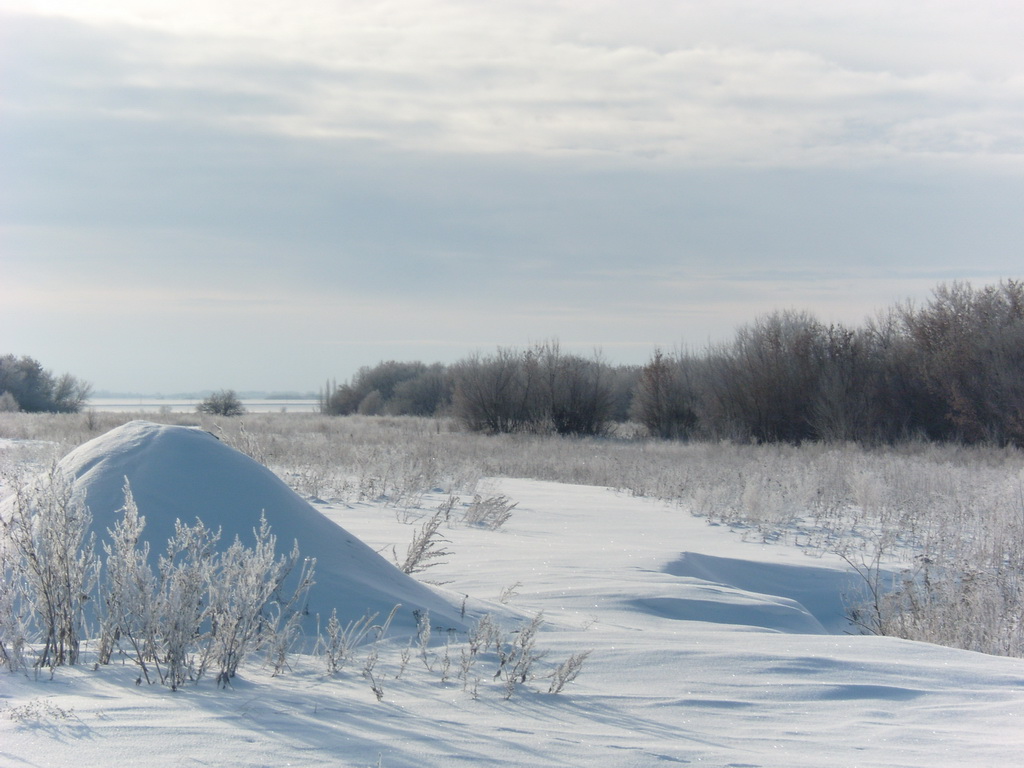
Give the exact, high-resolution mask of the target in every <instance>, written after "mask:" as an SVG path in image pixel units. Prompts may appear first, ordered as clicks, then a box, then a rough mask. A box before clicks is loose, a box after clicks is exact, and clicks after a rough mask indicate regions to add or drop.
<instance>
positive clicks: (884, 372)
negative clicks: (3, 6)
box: [320, 280, 1024, 446]
mask: <svg viewBox="0 0 1024 768" xmlns="http://www.w3.org/2000/svg"><path fill="white" fill-rule="evenodd" d="M320 405H321V410H322V411H323V412H324V413H330V414H351V413H362V414H370V415H378V414H394V415H399V414H412V415H420V416H430V415H440V414H449V415H452V416H455V417H456V418H458V419H459V420H460V421H461V422H462V423H463V424H464V425H465V426H466V427H467V428H469V429H473V430H479V431H484V432H552V433H557V434H565V435H602V434H607V433H608V432H610V431H611V430H612V429H613V428H614V425H615V424H616V423H617V422H622V421H626V420H630V419H632V420H633V421H636V422H638V423H640V424H641V425H643V426H644V427H645V428H646V429H647V431H648V432H649V433H650V434H651V435H652V436H656V437H661V438H670V439H734V440H748V441H756V442H776V441H780V442H790V443H800V442H802V441H806V440H824V441H857V442H864V443H891V442H896V441H899V440H904V439H911V438H914V439H917V438H923V439H929V440H941V441H961V442H966V443H977V442H992V443H996V444H1012V445H1018V446H1021V445H1024V283H1022V282H1019V281H1015V280H1006V281H1002V282H1000V283H998V284H997V285H990V286H986V287H983V288H974V287H972V286H971V285H970V284H968V283H952V284H942V285H940V286H938V287H937V288H936V289H935V290H934V291H933V293H932V296H931V298H930V299H929V300H928V301H927V302H925V303H924V304H923V305H921V306H915V305H914V304H912V303H909V302H906V303H902V304H898V305H896V306H894V307H891V308H889V309H888V310H885V311H883V312H881V313H879V314H878V315H877V317H875V318H872V319H869V320H867V321H866V322H865V323H864V324H863V325H862V326H860V327H850V326H846V325H842V324H835V323H833V324H825V323H823V322H821V321H819V320H818V319H817V318H816V317H814V316H813V315H812V314H810V313H808V312H803V311H797V310H783V311H776V312H772V313H769V314H767V315H764V316H761V317H759V318H757V319H756V320H755V321H753V322H752V323H750V324H748V325H744V326H742V327H740V328H739V329H738V330H737V331H736V333H735V335H734V337H733V339H732V340H730V341H727V342H724V343H721V344H717V345H712V346H709V347H708V348H706V349H704V350H702V351H686V350H675V351H672V352H666V351H664V350H660V349H655V350H654V351H653V353H652V355H651V358H650V359H649V361H648V362H647V364H646V365H643V366H621V365H620V366H615V365H611V364H609V363H607V362H605V361H604V360H602V359H601V357H600V356H599V355H594V356H591V357H585V356H581V355H576V354H571V353H566V352H564V351H562V350H561V348H560V347H559V345H558V343H557V342H545V343H542V344H536V345H533V346H530V347H527V348H522V349H519V348H499V349H497V350H496V351H495V352H494V353H491V354H482V353H474V354H472V355H470V356H469V357H467V358H465V359H463V360H460V361H459V362H457V363H454V364H452V365H448V366H445V365H442V364H440V363H435V364H433V365H425V364H423V363H419V362H413V363H400V362H395V361H388V362H382V363H380V364H379V365H377V366H374V367H364V368H362V369H360V370H359V372H357V374H356V375H355V376H354V377H353V378H352V379H351V381H349V382H347V383H345V384H342V385H340V386H339V385H337V384H336V383H334V382H328V383H327V385H326V387H325V388H324V390H323V391H322V393H321V403H320Z"/></svg>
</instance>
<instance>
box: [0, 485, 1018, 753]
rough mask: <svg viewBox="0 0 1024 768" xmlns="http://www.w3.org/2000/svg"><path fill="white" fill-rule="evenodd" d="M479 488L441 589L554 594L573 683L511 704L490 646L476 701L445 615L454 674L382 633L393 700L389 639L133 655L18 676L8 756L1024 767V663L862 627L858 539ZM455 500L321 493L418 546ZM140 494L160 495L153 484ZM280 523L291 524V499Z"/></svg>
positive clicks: (517, 488)
mask: <svg viewBox="0 0 1024 768" xmlns="http://www.w3.org/2000/svg"><path fill="white" fill-rule="evenodd" d="M179 485H180V484H179ZM478 490H479V491H480V492H481V493H483V494H485V495H491V494H499V493H500V494H506V495H507V496H508V497H510V498H511V499H513V500H515V501H516V502H518V506H517V507H516V508H515V511H514V514H513V516H512V518H511V519H510V520H509V521H508V522H507V523H506V524H505V525H504V526H502V527H501V528H500V529H499V530H497V531H489V530H483V529H479V528H473V527H466V526H461V525H452V526H451V527H448V528H445V529H444V530H443V533H444V535H445V538H446V539H447V540H448V543H447V544H446V546H447V548H448V549H450V550H451V552H452V555H451V556H450V557H449V558H448V559H447V562H446V563H444V564H441V565H438V566H436V567H434V568H431V569H429V570H428V571H426V572H424V573H422V574H420V577H421V578H422V579H429V580H433V581H440V582H446V583H445V584H444V586H443V587H441V588H440V590H431V591H432V593H433V594H434V595H436V597H437V599H438V600H440V601H441V602H442V603H443V604H445V605H452V606H458V605H459V603H460V602H461V599H462V596H463V595H470V596H471V597H473V598H475V599H477V600H479V601H480V603H479V604H480V605H481V606H482V607H486V605H487V603H489V604H490V607H493V608H494V610H495V611H504V612H506V613H513V614H518V615H519V616H521V617H522V618H523V619H524V620H525V619H528V618H529V617H532V616H534V615H536V614H537V613H538V612H543V617H544V619H545V622H546V624H545V626H544V627H543V629H542V630H541V632H540V636H539V638H538V641H537V646H538V648H540V649H542V650H545V651H546V652H547V656H546V657H545V658H544V659H543V660H542V662H540V663H539V664H538V670H537V671H538V672H539V673H541V674H543V673H545V672H547V671H548V670H550V669H551V668H552V667H553V665H554V664H556V663H557V662H559V661H561V660H563V659H565V658H567V657H568V656H569V655H571V654H573V653H578V652H580V651H585V650H591V651H592V654H591V655H590V657H589V658H588V659H587V661H586V663H585V665H584V668H583V670H582V673H581V674H580V676H579V678H578V679H577V680H576V681H575V682H574V683H572V684H570V685H569V686H568V687H567V688H566V690H565V691H564V692H563V693H561V694H559V695H547V694H545V693H543V691H546V690H547V686H548V681H547V680H546V679H543V678H542V677H538V678H537V679H534V680H531V681H528V682H527V683H526V684H525V685H523V686H521V687H520V688H519V690H517V692H516V693H515V695H513V696H512V697H511V698H510V699H508V700H505V699H504V697H503V693H502V690H501V687H500V685H499V684H497V683H494V682H493V681H492V680H491V679H490V678H491V675H493V670H494V665H493V663H490V662H487V661H486V660H483V661H480V662H478V666H477V667H476V668H475V671H476V672H477V673H478V674H479V676H480V677H481V682H480V684H479V686H478V688H477V693H476V696H475V697H474V696H473V695H472V693H471V692H469V691H466V690H464V686H463V684H462V682H461V681H457V680H449V681H447V682H444V681H442V680H441V676H440V674H439V672H438V664H437V661H438V659H439V658H440V654H442V653H443V651H444V648H443V645H440V644H438V642H437V641H439V640H440V639H441V638H440V636H439V635H435V638H434V639H435V644H434V645H433V646H432V647H431V649H430V654H431V659H432V661H433V664H434V671H428V670H427V669H426V667H425V666H424V664H423V663H422V661H420V660H419V659H417V658H415V657H413V658H412V659H411V660H410V661H409V663H408V665H407V667H406V668H405V670H404V671H402V653H403V651H404V650H405V648H406V642H405V640H404V638H401V637H397V636H396V637H395V638H394V639H393V640H392V641H391V642H388V643H385V644H383V645H382V646H381V647H380V648H379V655H380V658H379V661H378V664H377V671H378V672H379V673H380V674H381V676H382V677H383V691H384V695H383V699H382V700H381V701H379V702H378V701H377V697H376V696H375V695H374V694H373V692H372V691H371V690H370V686H369V684H368V683H367V681H366V680H365V679H364V678H363V677H362V675H361V674H360V667H361V665H362V664H363V663H364V661H365V654H366V653H368V652H369V649H367V650H366V652H364V653H360V654H359V657H358V658H357V659H356V660H355V662H354V663H353V664H352V665H351V666H350V667H347V668H346V669H345V670H343V671H342V672H341V673H340V674H338V675H336V676H333V677H328V676H327V675H325V673H324V671H323V665H322V663H321V662H320V661H319V660H318V659H316V658H314V657H312V656H296V657H295V658H294V659H293V664H292V666H293V668H292V670H291V671H289V672H287V673H286V674H284V675H282V676H279V677H272V676H271V674H270V672H269V670H268V669H265V668H262V667H261V666H260V665H259V664H258V661H257V660H253V661H250V662H249V663H248V664H246V665H244V666H243V667H242V669H241V671H240V673H239V676H238V677H237V678H236V679H235V680H234V681H233V683H232V685H231V687H230V688H228V689H226V690H219V689H217V688H216V686H215V685H214V682H213V681H212V680H206V681H203V682H201V683H200V684H199V685H197V686H191V687H186V688H184V689H182V690H180V691H178V692H176V693H171V692H169V691H168V690H167V689H165V688H163V687H161V686H145V685H142V686H136V685H134V680H135V677H136V675H137V673H136V671H135V668H134V667H133V666H131V665H130V664H125V665H119V664H114V665H111V666H109V667H100V668H99V669H96V670H93V669H92V667H90V666H80V667H77V668H61V669H58V670H57V672H56V674H55V675H54V676H53V677H52V679H51V678H49V677H48V675H46V674H40V675H39V676H38V677H37V678H35V679H33V678H32V676H28V677H25V676H22V675H12V674H6V673H4V674H2V675H0V765H4V766H6V765H12V766H21V765H34V766H63V765H68V766H70V765H74V766H76V768H91V766H107V765H112V764H113V765H120V764H129V763H131V764H135V765H138V766H141V768H148V767H149V766H161V767H162V766H179V765H217V766H264V765H265V766H281V765H294V766H321V765H322V766H373V765H378V764H379V765H381V766H410V767H411V766H424V765H437V766H450V765H460V764H466V765H474V766H476V765H480V766H513V765H516V766H518V765H531V766H577V765H596V766H614V767H616V768H617V767H619V766H622V767H625V766H651V765H660V764H694V765H714V766H779V767H780V768H781V767H782V766H929V767H931V766H947V765H948V766H954V765H956V766H963V765H1014V764H1016V763H1017V762H1018V761H1019V758H1020V755H1021V754H1022V751H1024V731H1022V727H1021V726H1022V725H1024V722H1022V718H1024V662H1022V661H1021V660H1019V659H1010V658H999V657H993V656H985V655H981V654H976V653H970V652H966V651H958V650H953V649H949V648H942V647H939V646H934V645H929V644H925V643H916V642H910V641H903V640H896V639H891V638H882V637H874V636H862V635H857V634H845V633H846V632H853V631H855V630H853V629H852V628H851V627H849V626H848V625H846V623H845V620H844V618H843V616H844V612H845V604H844V603H845V601H846V600H848V599H851V597H850V593H851V592H852V591H855V590H857V589H859V588H860V586H861V585H860V584H859V583H858V578H859V577H856V575H851V574H850V573H849V570H848V568H847V567H846V565H845V563H843V562H842V561H841V560H840V559H839V558H833V557H827V556H826V557H808V556H807V555H806V554H805V553H804V551H803V550H801V549H799V548H797V547H792V546H784V545H778V544H774V545H773V544H764V543H759V542H753V541H745V540H744V537H742V536H741V535H738V534H737V533H736V532H734V531H732V530H730V529H729V528H728V526H726V525H721V524H719V525H712V524H709V523H708V522H707V521H706V520H705V519H701V518H695V517H692V516H690V515H688V514H685V513H684V512H682V511H680V510H679V509H678V508H676V507H674V506H672V505H670V504H666V503H663V502H658V501H652V500H648V499H641V498H635V497H632V496H629V495H627V494H623V493H619V492H615V491H611V490H609V489H606V488H602V487H593V486H570V485H564V484H559V483H551V482H541V481H532V480H511V479H493V478H492V479H487V480H486V481H484V482H483V483H482V484H481V485H480V486H479V489H478ZM241 495H242V494H241V491H239V493H238V494H235V496H241ZM228 496H229V497H230V496H232V494H228ZM445 498H446V494H440V493H432V494H427V495H425V496H423V497H422V499H421V500H420V502H419V506H418V507H417V508H415V509H410V510H408V511H407V512H405V513H400V512H396V510H394V509H392V508H388V507H383V506H382V505H381V504H379V503H374V502H369V501H349V502H347V503H346V502H342V501H332V502H330V503H328V502H318V503H316V504H315V508H316V509H317V510H318V511H319V512H320V513H322V514H323V516H324V517H326V518H328V519H330V520H333V521H334V522H336V523H338V524H339V525H341V526H343V527H344V530H345V531H347V532H348V533H349V534H350V535H351V536H352V537H354V538H356V539H357V540H359V541H361V542H363V543H365V544H366V545H367V547H368V549H369V550H386V549H387V548H389V547H390V546H391V545H396V546H397V549H398V550H399V552H401V551H402V549H403V547H404V545H405V543H406V542H407V541H408V540H409V538H410V536H411V534H412V531H413V530H414V527H415V525H416V524H417V522H418V521H417V516H418V515H428V514H430V513H431V512H432V510H433V509H434V508H436V506H437V505H438V504H440V503H442V502H443V501H444V499H445ZM140 511H141V512H142V513H143V514H145V515H149V516H152V515H153V514H154V512H155V510H152V509H151V510H146V509H145V508H144V506H143V501H142V500H141V499H140ZM205 519H206V518H205V517H204V520H205ZM403 520H406V522H403ZM300 527H301V528H303V529H305V525H303V526H300ZM292 532H294V531H292ZM275 533H277V534H278V535H279V537H280V538H281V539H283V540H287V541H290V536H289V523H288V519H287V518H284V519H282V520H280V521H278V524H276V525H275ZM301 543H302V542H301V541H300V546H301ZM373 562H375V563H376V561H373ZM376 567H379V566H378V565H375V566H374V568H376ZM383 570H384V569H382V572H383ZM314 589H315V588H314ZM503 593H504V594H505V595H506V597H507V605H501V604H499V603H498V602H497V600H498V597H499V596H500V595H502V594H503ZM506 620H507V621H508V622H510V623H511V624H512V625H514V624H515V623H516V619H515V616H514V615H510V616H508V618H507V619H506ZM456 639H457V640H461V639H462V638H461V637H457V638H456ZM452 647H453V649H455V648H457V645H453V646H452ZM399 674H400V678H399V679H395V677H396V675H399Z"/></svg>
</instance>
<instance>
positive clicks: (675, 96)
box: [0, 0, 1024, 393]
mask: <svg viewBox="0 0 1024 768" xmlns="http://www.w3.org/2000/svg"><path fill="white" fill-rule="evenodd" d="M1021 40H1024V5H1021V4H1020V3H1019V0H964V1H963V2H960V1H954V0H914V1H913V2H892V0H829V2H821V0H816V1H815V2H811V1H810V0H770V1H769V0H721V1H717V2H707V0H628V2H627V1H626V0H588V1H587V2H582V1H581V0H578V1H577V0H573V1H567V0H495V1H494V2H481V0H391V1H386V0H383V1H380V0H303V2H301V3H290V2H289V3H286V2H283V0H175V1H174V2H155V1H154V2H151V1H149V0H90V2H88V3H84V2H81V1H80V0H0V354H3V353H6V352H11V353H14V354H18V355H22V354H25V355H30V356H32V357H35V358H36V359H38V360H39V361H40V362H42V363H43V365H44V366H45V367H47V368H50V369H51V370H54V371H55V372H58V373H60V372H64V371H69V372H71V373H73V374H74V375H76V376H79V377H81V378H84V379H86V380H88V381H90V382H92V384H93V385H94V386H95V387H96V388H97V389H105V390H117V391H135V392H146V393H155V392H164V393H170V392H179V391H188V390H198V389H203V388H220V387H232V388H235V389H240V390H248V389H263V390H315V389H316V388H317V387H318V386H319V384H320V382H321V381H323V380H324V379H325V378H326V377H328V376H331V377H336V378H337V379H339V380H343V379H346V378H348V377H349V376H351V375H352V373H354V372H355V370H356V369H357V368H358V367H359V366H361V365H367V364H370V365H372V364H375V363H376V362H378V361H380V360H384V359H400V360H422V361H424V362H435V361H443V362H450V361H453V360H457V359H459V358H462V357H464V356H466V355H467V354H469V353H470V352H473V351H475V350H480V351H485V352H487V351H492V350H493V349H494V348H495V347H496V346H498V345H503V346H504V345H508V346H521V345H524V344H529V343H532V342H537V341H543V340H546V339H558V340H559V341H560V342H561V345H562V347H563V348H564V349H571V350H578V351H582V352H587V353H589V352H591V351H592V350H594V349H595V348H599V349H600V350H602V352H603V355H604V357H605V358H606V359H608V360H610V361H612V362H626V363H632V362H643V361H644V360H645V359H647V357H649V355H650V352H651V351H652V349H653V348H654V347H655V346H656V345H660V346H662V347H666V348H674V347H677V346H680V345H685V346H688V347H701V346H703V345H705V344H707V343H708V342H709V341H710V342H713V341H719V340H723V339H726V338H730V337H731V335H732V333H733V331H734V329H735V328H736V327H737V326H739V325H741V324H743V323H747V322H750V321H752V320H753V319H754V318H756V317H757V316H758V315H759V314H762V313H764V312H768V311H771V310H774V309H784V308H797V309H805V310H809V311H811V312H813V313H815V314H816V315H818V316H819V317H820V318H821V319H823V320H827V321H844V322H848V323H852V324H860V323H862V322H863V321H864V319H865V318H866V317H868V316H869V315H873V314H874V313H876V312H877V311H879V310H881V309H883V308H885V307H888V306H890V305H892V304H894V303H895V302H897V301H899V300H903V299H914V300H917V301H921V300H923V299H926V298H927V296H928V294H929V292H930V290H931V289H932V288H933V287H934V286H935V285H936V284H938V283H940V282H943V281H947V282H948V281H952V280H969V281H971V282H972V283H975V284H978V285H981V284H985V283H992V282H996V281H998V280H999V279H1002V278H1019V277H1022V276H1024V267H1022V265H1024V249H1022V243H1024V215H1022V214H1024V46H1022V45H1021Z"/></svg>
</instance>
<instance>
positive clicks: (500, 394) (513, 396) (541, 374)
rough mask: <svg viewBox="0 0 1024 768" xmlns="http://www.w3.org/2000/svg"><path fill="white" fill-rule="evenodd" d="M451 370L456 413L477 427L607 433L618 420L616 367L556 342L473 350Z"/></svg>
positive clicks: (502, 430)
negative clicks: (482, 351) (489, 352)
mask: <svg viewBox="0 0 1024 768" xmlns="http://www.w3.org/2000/svg"><path fill="white" fill-rule="evenodd" d="M451 373H452V379H453V381H454V397H453V410H454V414H455V416H457V417H458V418H459V420H460V421H462V423H463V424H465V425H466V426H467V427H469V428H470V429H472V430H475V431H479V432H491V433H498V432H554V433H556V434H560V435H602V434H605V433H607V432H608V430H609V428H610V427H611V425H612V423H613V421H614V417H615V412H616V386H615V381H616V378H617V377H616V373H615V371H614V369H613V368H612V367H611V366H609V365H607V364H606V363H604V362H603V361H602V360H601V359H600V358H598V357H594V358H592V359H588V358H584V357H580V356H579V355H572V354H566V353H564V352H562V351H561V349H560V348H559V346H558V344H557V343H555V342H548V343H545V344H538V345H535V346H533V347H528V348H526V349H523V350H518V349H511V348H502V349H499V350H498V351H497V352H496V353H495V354H493V355H486V356H484V355H479V354H478V355H474V356H472V357H470V358H468V359H466V360H463V361H462V362H460V363H457V364H456V365H455V366H453V369H452V372H451Z"/></svg>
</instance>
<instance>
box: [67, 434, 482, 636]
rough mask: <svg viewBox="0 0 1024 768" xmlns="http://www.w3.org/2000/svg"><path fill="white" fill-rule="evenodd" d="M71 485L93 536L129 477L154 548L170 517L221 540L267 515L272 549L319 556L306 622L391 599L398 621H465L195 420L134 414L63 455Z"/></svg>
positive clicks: (116, 508)
mask: <svg viewBox="0 0 1024 768" xmlns="http://www.w3.org/2000/svg"><path fill="white" fill-rule="evenodd" d="M60 469H61V470H62V471H63V473H64V474H65V476H66V477H68V478H69V479H72V481H73V484H74V487H75V490H76V491H77V492H80V493H82V494H83V495H84V498H85V502H86V504H87V505H88V506H89V509H90V511H91V512H92V516H93V530H94V531H95V533H96V537H97V539H99V540H104V539H107V538H109V537H108V534H107V530H108V529H110V528H113V526H114V524H115V522H116V521H117V520H119V519H120V517H121V511H120V510H121V508H122V507H123V506H124V483H125V478H127V479H128V481H129V483H130V485H131V490H132V495H133V496H134V498H135V501H136V503H137V505H138V508H139V513H140V514H141V515H143V516H144V517H145V518H146V527H145V530H144V531H143V539H144V540H146V541H148V542H149V544H150V552H151V556H152V557H154V558H155V556H156V555H157V554H159V553H161V552H164V551H165V550H166V545H167V541H168V539H169V538H170V537H171V536H172V535H173V534H174V523H175V520H179V519H180V520H181V521H182V522H184V523H188V524H192V523H195V521H196V518H199V519H201V520H202V521H203V523H204V524H205V525H206V526H207V527H209V528H211V529H213V530H215V531H216V530H217V529H218V528H219V529H221V531H222V533H221V538H220V546H222V547H224V548H226V547H227V546H229V545H230V544H231V543H232V542H233V541H234V540H235V537H236V536H237V537H238V538H239V539H240V540H241V542H242V543H243V544H245V545H247V546H252V545H253V543H254V535H253V529H254V528H256V527H258V525H259V520H260V514H261V513H263V514H264V515H266V518H267V522H268V523H269V524H270V526H271V530H272V532H273V533H274V534H275V535H276V536H277V548H278V552H279V554H283V553H286V552H288V551H290V550H291V548H292V544H293V542H296V541H297V542H298V545H299V552H300V553H301V555H302V557H314V558H316V573H315V581H316V584H315V586H314V587H313V589H312V590H311V592H310V595H309V600H308V604H309V616H310V623H311V624H312V623H313V622H315V617H316V615H317V614H320V616H321V619H322V620H323V621H326V618H327V617H328V616H330V613H331V610H332V609H333V608H336V609H337V610H338V616H339V618H342V619H343V622H344V621H348V620H353V619H358V618H360V617H362V616H363V615H364V614H365V613H366V612H374V613H380V620H383V618H384V617H386V616H387V615H388V613H389V612H390V611H391V609H392V608H393V607H394V606H395V605H396V604H401V606H402V607H401V608H400V609H399V611H398V613H397V614H396V617H395V621H394V623H393V625H392V626H393V627H394V628H395V629H412V628H414V627H415V624H416V619H415V616H414V611H419V612H424V611H429V612H430V617H431V623H432V624H434V625H435V626H444V627H457V628H460V629H461V628H464V626H465V621H464V620H463V619H461V618H460V609H459V607H458V606H455V605H453V604H452V603H453V601H452V600H450V599H447V598H445V597H444V596H443V595H442V594H440V593H438V592H435V591H434V590H432V589H431V588H429V587H428V586H426V585H423V584H421V583H419V582H418V581H416V580H415V579H413V578H411V577H410V576H408V575H406V574H404V573H402V572H401V571H400V570H399V569H398V568H396V567H395V566H394V565H392V564H391V563H389V562H388V561H387V560H385V559H384V558H383V557H381V556H380V555H378V554H377V553H376V552H374V551H373V550H372V549H370V548H369V547H368V546H367V545H366V544H364V543H363V542H362V541H360V540H359V539H357V538H356V537H355V536H353V535H351V534H350V533H348V532H347V531H346V530H345V529H344V528H342V527H340V526H339V525H337V524H336V523H334V522H332V521H330V520H328V519H327V518H326V517H324V516H323V515H322V514H321V513H320V512H318V511H317V510H316V509H314V508H313V507H312V506H310V504H308V503H307V502H306V501H305V500H303V499H302V498H301V497H300V496H299V495H298V494H296V493H295V492H294V491H292V489H291V488H289V487H288V486H287V485H286V484H285V483H284V482H282V481H281V480H280V479H279V478H278V477H277V476H276V475H275V474H274V473H273V472H271V471H270V470H269V469H267V468H266V467H264V466H263V465H261V464H259V463H258V462H255V461H253V460H252V459H251V458H249V457H248V456H246V455H245V454H243V453H240V452H239V451H236V450H235V449H233V448H231V447H230V446H228V445H226V444H224V443H222V442H220V440H218V439H217V438H216V437H215V436H213V435H212V434H210V433H209V432H206V431H204V430H202V429H200V428H196V427H177V426H168V425H163V424H153V423H150V422H145V421H133V422H130V423H128V424H125V425H123V426H121V427H118V428H116V429H113V430H111V431H110V432H107V433H106V434H104V435H101V436H100V437H97V438H96V439H94V440H91V441H89V442H88V443H85V444H84V445H81V446H79V447H78V448H76V449H75V450H73V451H72V452H71V453H69V454H68V455H67V456H65V457H64V459H63V460H62V461H61V462H60Z"/></svg>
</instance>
